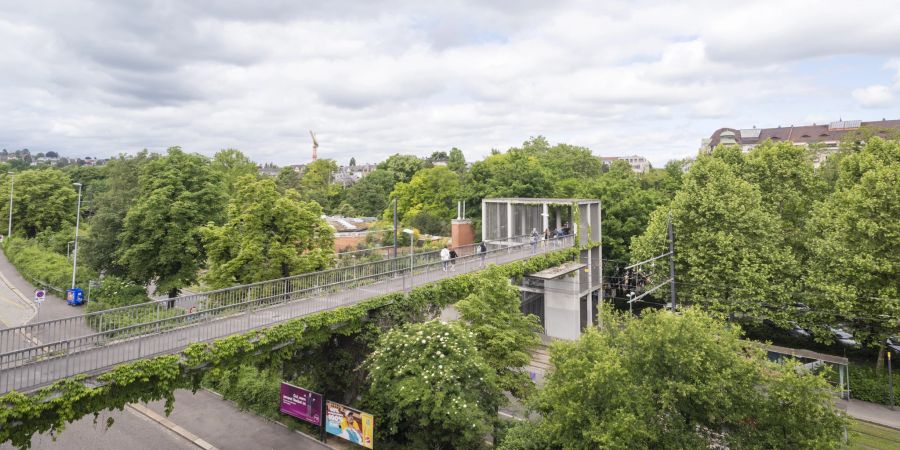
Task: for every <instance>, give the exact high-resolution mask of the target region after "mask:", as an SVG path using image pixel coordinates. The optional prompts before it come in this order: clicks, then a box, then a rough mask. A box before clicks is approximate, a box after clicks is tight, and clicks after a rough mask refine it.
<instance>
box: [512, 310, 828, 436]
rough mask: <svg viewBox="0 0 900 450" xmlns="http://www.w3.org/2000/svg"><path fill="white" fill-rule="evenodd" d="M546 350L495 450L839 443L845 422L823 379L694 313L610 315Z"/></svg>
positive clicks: (719, 324)
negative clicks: (522, 416) (539, 375)
mask: <svg viewBox="0 0 900 450" xmlns="http://www.w3.org/2000/svg"><path fill="white" fill-rule="evenodd" d="M602 323H604V327H603V330H602V331H601V330H596V329H588V330H587V331H586V332H585V333H584V334H583V335H582V337H581V338H580V339H579V340H578V341H576V342H563V341H560V342H556V343H554V345H553V346H552V347H551V352H550V354H551V362H552V363H553V365H554V370H553V371H552V372H550V374H549V375H548V379H547V383H546V386H545V387H544V388H543V389H542V390H540V391H539V392H538V394H537V395H536V397H535V398H534V399H533V401H532V402H531V405H532V406H533V407H534V408H535V409H536V410H537V412H538V413H540V415H541V419H539V420H538V421H537V423H531V422H527V421H526V422H520V424H519V425H518V426H517V427H516V428H514V429H513V431H512V432H511V433H510V435H509V436H508V437H507V439H506V440H505V441H504V442H503V443H502V444H501V446H500V448H502V449H507V450H513V449H516V450H519V449H535V450H537V449H562V448H566V449H595V448H622V449H631V448H671V449H685V448H698V449H699V448H710V447H714V446H727V447H728V448H733V449H737V448H772V449H779V448H839V447H840V445H841V443H842V438H843V432H844V425H845V423H844V419H843V417H842V415H841V414H840V413H839V412H838V411H837V409H836V408H835V406H834V403H833V400H832V395H833V394H832V391H831V388H830V387H829V385H828V383H827V381H826V380H825V378H824V377H822V376H817V375H810V374H807V373H806V372H801V371H798V370H797V367H796V366H795V365H791V364H787V365H780V364H777V363H771V362H769V361H767V360H766V358H765V356H764V354H763V352H762V351H761V350H759V349H756V348H752V347H750V348H748V345H749V344H748V343H747V342H744V341H741V340H740V339H739V337H740V335H739V332H738V331H737V329H736V328H735V327H732V326H730V325H727V324H725V323H723V322H720V321H718V320H716V319H713V318H711V317H709V316H707V315H705V314H703V313H701V312H700V311H698V310H695V309H693V308H691V309H688V310H687V311H685V312H684V313H683V315H675V314H672V313H670V312H667V311H655V312H651V313H649V314H644V315H643V316H642V317H641V318H626V317H625V316H617V315H612V314H605V315H604V317H602Z"/></svg>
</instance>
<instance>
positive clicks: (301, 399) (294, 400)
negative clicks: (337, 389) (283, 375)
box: [279, 382, 322, 426]
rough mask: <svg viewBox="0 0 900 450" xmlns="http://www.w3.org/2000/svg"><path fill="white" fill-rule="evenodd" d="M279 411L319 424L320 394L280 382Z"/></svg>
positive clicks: (320, 412) (320, 422)
mask: <svg viewBox="0 0 900 450" xmlns="http://www.w3.org/2000/svg"><path fill="white" fill-rule="evenodd" d="M279 411H281V412H282V413H284V414H287V415H290V416H294V417H296V418H298V419H300V420H304V421H306V422H309V423H311V424H313V425H317V426H321V425H322V394H316V393H315V392H312V391H307V390H306V389H303V388H301V387H297V386H294V385H292V384H287V383H285V382H282V383H281V406H280V408H279Z"/></svg>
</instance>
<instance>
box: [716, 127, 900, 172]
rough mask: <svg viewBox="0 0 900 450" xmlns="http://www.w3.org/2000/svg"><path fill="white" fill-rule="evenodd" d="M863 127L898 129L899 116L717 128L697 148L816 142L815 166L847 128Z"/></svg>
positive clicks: (835, 149) (746, 147)
mask: <svg viewBox="0 0 900 450" xmlns="http://www.w3.org/2000/svg"><path fill="white" fill-rule="evenodd" d="M862 127H875V128H886V129H898V130H900V120H885V119H881V120H876V121H872V122H863V121H860V120H840V121H837V122H830V123H828V124H815V123H814V124H812V125H802V126H793V125H791V126H788V127H782V126H778V127H775V128H756V127H755V126H754V127H753V128H743V129H737V128H719V129H718V130H716V131H715V132H713V134H712V135H711V136H710V137H709V138H704V139H703V140H702V141H701V143H700V152H701V153H709V152H711V151H712V149H714V148H716V146H718V145H720V144H721V145H739V146H740V147H741V150H743V151H745V152H748V151H750V150H751V149H752V148H753V147H756V146H757V145H759V144H760V143H761V142H765V141H772V142H784V141H787V142H793V143H794V144H795V145H800V146H803V147H809V146H815V147H817V148H818V149H819V151H818V152H816V155H815V157H814V160H813V163H814V165H815V166H816V167H818V166H819V164H821V163H822V162H823V161H824V160H825V158H827V157H828V155H829V154H831V153H834V152H835V151H837V149H838V147H839V146H840V142H841V139H842V138H843V137H844V135H846V134H847V133H849V132H852V131H855V130H858V129H860V128H862Z"/></svg>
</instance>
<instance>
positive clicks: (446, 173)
mask: <svg viewBox="0 0 900 450" xmlns="http://www.w3.org/2000/svg"><path fill="white" fill-rule="evenodd" d="M391 198H392V199H393V198H396V199H397V214H398V215H399V216H400V217H401V220H402V221H403V223H404V224H411V223H412V222H416V221H417V220H421V217H433V218H434V219H436V221H435V222H434V224H433V225H429V226H428V227H427V229H425V228H423V229H422V231H423V232H426V233H441V232H445V231H446V230H445V228H448V227H449V224H450V220H451V219H452V218H453V217H454V216H455V212H456V201H458V200H460V199H461V198H462V188H461V184H460V180H459V175H458V174H457V173H456V172H453V171H451V170H450V169H448V168H447V167H444V166H436V167H432V168H430V169H423V170H421V171H419V172H418V173H416V175H415V176H413V178H412V179H411V180H410V181H409V183H403V182H401V183H397V184H396V185H395V186H394V191H393V192H391ZM384 218H385V220H392V212H391V211H390V210H385V212H384ZM417 218H418V219H417ZM418 223H420V224H421V223H422V222H418ZM429 223H431V222H429ZM419 228H422V227H419Z"/></svg>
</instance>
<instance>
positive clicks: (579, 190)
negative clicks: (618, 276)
mask: <svg viewBox="0 0 900 450" xmlns="http://www.w3.org/2000/svg"><path fill="white" fill-rule="evenodd" d="M574 195H575V196H577V197H584V198H597V199H600V202H601V205H602V207H603V208H602V212H603V236H602V241H603V242H602V243H603V255H604V257H606V258H608V259H612V260H616V261H627V260H628V259H629V257H630V252H629V246H630V245H631V240H632V238H633V237H635V236H638V235H640V234H641V233H642V232H643V231H644V229H646V228H647V222H648V221H649V220H650V214H651V213H652V212H653V211H654V210H655V209H656V208H657V207H659V206H660V205H662V204H664V203H665V202H666V200H667V198H666V194H665V193H662V192H660V191H658V190H655V189H644V188H642V187H641V180H640V179H639V177H638V175H637V174H635V173H634V171H633V170H631V165H630V164H628V163H627V162H626V161H615V162H614V163H613V164H612V165H611V166H610V168H609V171H608V172H607V173H605V174H603V175H602V176H601V177H599V178H597V179H595V180H592V181H579V182H578V184H577V186H576V190H575V192H574Z"/></svg>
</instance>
